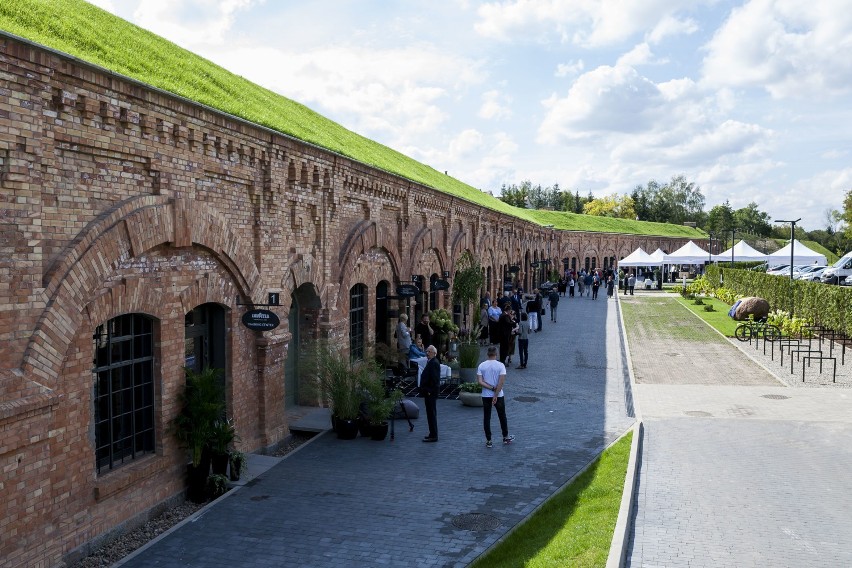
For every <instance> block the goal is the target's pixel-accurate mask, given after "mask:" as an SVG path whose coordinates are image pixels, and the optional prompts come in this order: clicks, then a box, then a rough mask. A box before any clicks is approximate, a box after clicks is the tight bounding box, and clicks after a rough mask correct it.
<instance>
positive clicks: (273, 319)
mask: <svg viewBox="0 0 852 568" xmlns="http://www.w3.org/2000/svg"><path fill="white" fill-rule="evenodd" d="M243 325H244V326H246V327H247V328H249V329H250V330H252V331H269V330H270V329H275V328H276V327H278V326H279V325H281V320H280V319H278V316H277V315H275V314H274V313H272V312H270V311H269V310H249V311H247V312H246V313H244V314H243Z"/></svg>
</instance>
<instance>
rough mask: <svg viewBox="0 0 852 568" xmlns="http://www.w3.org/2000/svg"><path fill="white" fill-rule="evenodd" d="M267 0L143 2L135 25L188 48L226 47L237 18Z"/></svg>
mask: <svg viewBox="0 0 852 568" xmlns="http://www.w3.org/2000/svg"><path fill="white" fill-rule="evenodd" d="M263 2H264V0H141V1H140V2H139V6H138V7H137V8H136V10H135V11H134V13H133V20H134V22H135V23H136V24H137V25H139V26H142V27H143V28H146V29H148V30H150V31H152V32H154V33H156V34H158V35H162V36H163V37H167V38H169V39H170V40H171V41H173V42H175V43H177V44H178V45H181V46H183V47H186V48H188V49H193V50H194V49H198V48H199V47H200V46H205V45H220V46H221V45H224V44H227V43H229V42H230V41H232V40H233V38H232V37H230V35H229V32H230V31H231V27H232V26H233V23H234V16H235V15H236V13H237V12H239V11H240V10H247V9H249V8H251V7H252V6H253V5H257V4H262V3H263Z"/></svg>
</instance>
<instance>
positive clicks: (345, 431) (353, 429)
mask: <svg viewBox="0 0 852 568" xmlns="http://www.w3.org/2000/svg"><path fill="white" fill-rule="evenodd" d="M357 437H358V421H357V420H343V419H342V418H338V419H337V438H338V439H340V440H354V439H355V438H357Z"/></svg>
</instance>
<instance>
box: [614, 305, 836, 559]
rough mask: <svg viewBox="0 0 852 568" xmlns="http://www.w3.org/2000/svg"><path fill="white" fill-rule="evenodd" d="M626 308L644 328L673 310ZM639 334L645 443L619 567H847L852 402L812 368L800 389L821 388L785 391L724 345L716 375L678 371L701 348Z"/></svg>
mask: <svg viewBox="0 0 852 568" xmlns="http://www.w3.org/2000/svg"><path fill="white" fill-rule="evenodd" d="M626 301H632V302H647V303H645V304H644V306H643V305H640V304H637V305H636V306H635V307H636V308H637V309H642V310H643V311H642V318H643V319H646V320H648V319H653V318H654V317H655V314H656V313H657V312H658V310H657V309H655V308H654V303H655V302H659V301H674V300H673V299H671V298H669V299H668V300H666V299H665V298H663V297H661V296H660V297H650V296H647V297H644V298H641V299H639V298H637V299H634V298H630V299H628V300H626ZM688 316H689V314H686V313H685V314H684V318H683V320H682V321H683V322H686V323H685V324H684V325H689V324H690V322H691V323H692V324H695V325H697V326H699V327H698V328H697V333H698V334H701V333H702V332H703V330H702V329H701V327H700V326H704V325H705V324H703V322H701V321H700V320H698V319H697V318H695V319H694V320H690V319H689V317H688ZM641 331H642V333H641V334H639V333H638V332H639V329H638V326H637V327H633V328H630V329H628V341H629V345H630V349H631V353H632V354H633V362H634V366H635V371H636V375H637V377H639V376H642V377H644V378H645V382H644V383H642V384H637V385H636V386H635V393H634V394H635V397H636V401H637V405H638V407H639V409H640V410H641V416H642V420H643V422H644V425H645V436H644V448H643V451H642V454H641V463H640V476H639V486H638V490H637V493H636V514H635V517H634V519H633V530H632V533H631V535H630V542H631V546H630V549H629V554H628V564H627V565H628V566H634V567H639V566H644V567H660V566H674V567H679V566H707V567H720V566H721V567H725V566H731V567H749V566H755V567H757V566H761V567H763V566H773V567H784V566H789V567H802V566H852V529H850V527H849V522H848V521H849V511H850V510H852V477H850V476H849V475H847V473H848V472H849V471H850V468H852V444H850V443H849V441H850V439H852V393H849V391H848V390H847V389H845V388H843V386H840V387H833V386H829V385H827V384H826V381H825V378H824V377H822V378H820V377H819V376H817V375H818V372H817V371H816V370H815V369H814V370H813V374H812V375H811V374H809V375H808V379H809V380H808V383H809V384H808V386H812V387H818V386H819V385H820V384H822V386H823V387H825V388H804V389H803V388H791V387H790V386H787V383H785V382H784V381H785V380H789V377H788V376H787V375H788V374H789V370H785V369H784V368H781V367H780V365H777V366H773V365H772V364H771V361H770V360H768V359H767V360H762V358H761V357H762V355H760V356H758V355H757V354H756V353H754V352H749V349H751V351H755V350H754V349H753V346H752V347H751V348H749V347H748V346H747V344H742V345H735V344H734V343H731V342H727V341H726V340H721V342H719V341H715V340H713V343H714V347H713V351H714V356H713V360H712V367H711V366H707V365H708V363H705V364H704V365H703V366H701V365H699V366H698V367H693V366H689V365H684V361H686V360H688V359H690V356H691V354H692V353H693V352H696V351H698V352H700V351H701V349H703V348H699V349H697V350H696V349H695V346H694V345H693V344H692V343H691V342H689V341H685V340H683V339H682V338H681V339H680V340H678V341H677V342H676V343H674V344H673V343H672V342H671V340H670V339H668V340H667V338H666V337H665V329H664V328H659V327H656V328H655V326H653V325H649V326H645V327H644V328H643V329H642V330H641ZM713 333H715V332H713ZM663 346H665V347H663ZM637 351H639V353H638V355H637V354H636V352H637ZM649 352H653V353H656V356H654V357H649V356H647V354H648V353H649ZM698 358H699V359H700V356H699V357H698ZM685 367H686V368H685ZM718 368H724V369H726V371H727V374H728V376H727V377H723V378H721V379H717V377H718V372H717V369H718ZM677 370H680V372H677ZM808 372H809V373H811V371H808ZM656 379H659V380H656ZM767 379H768V380H767ZM795 382H796V381H794V382H793V383H795ZM829 382H830V379H829ZM793 383H791V386H799V385H797V384H793Z"/></svg>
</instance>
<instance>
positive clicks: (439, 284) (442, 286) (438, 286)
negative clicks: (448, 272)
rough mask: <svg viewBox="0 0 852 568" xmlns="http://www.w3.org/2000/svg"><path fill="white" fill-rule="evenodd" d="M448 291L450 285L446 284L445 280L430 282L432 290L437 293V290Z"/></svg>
mask: <svg viewBox="0 0 852 568" xmlns="http://www.w3.org/2000/svg"><path fill="white" fill-rule="evenodd" d="M449 289H450V283H449V282H447V281H446V280H435V281H434V282H432V290H435V291H437V290H449Z"/></svg>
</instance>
